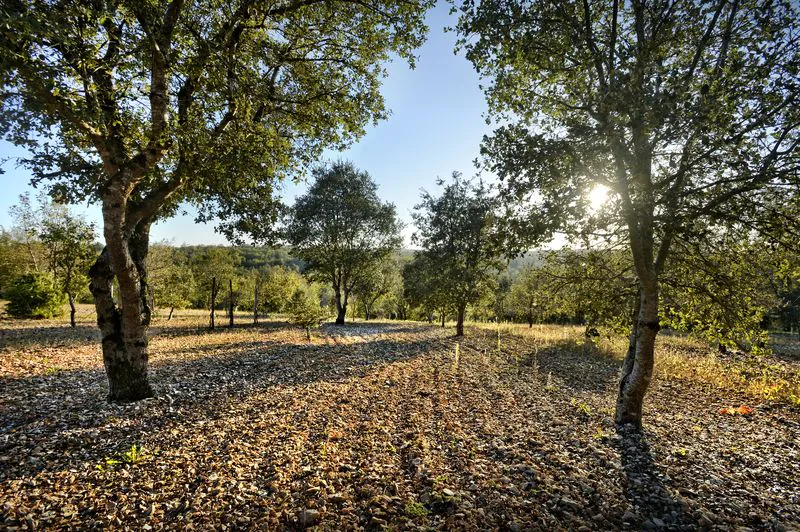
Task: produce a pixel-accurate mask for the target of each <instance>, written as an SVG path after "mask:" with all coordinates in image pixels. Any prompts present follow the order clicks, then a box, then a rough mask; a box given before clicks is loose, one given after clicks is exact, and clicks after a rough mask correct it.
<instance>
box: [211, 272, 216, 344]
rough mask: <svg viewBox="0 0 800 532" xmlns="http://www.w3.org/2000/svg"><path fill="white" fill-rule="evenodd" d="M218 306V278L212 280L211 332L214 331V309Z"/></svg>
mask: <svg viewBox="0 0 800 532" xmlns="http://www.w3.org/2000/svg"><path fill="white" fill-rule="evenodd" d="M216 304H217V278H216V277H212V278H211V330H212V331H213V330H214V307H215V306H216Z"/></svg>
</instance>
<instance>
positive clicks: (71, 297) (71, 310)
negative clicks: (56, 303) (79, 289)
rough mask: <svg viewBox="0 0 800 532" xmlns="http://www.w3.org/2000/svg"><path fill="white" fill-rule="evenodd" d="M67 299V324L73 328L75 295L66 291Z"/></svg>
mask: <svg viewBox="0 0 800 532" xmlns="http://www.w3.org/2000/svg"><path fill="white" fill-rule="evenodd" d="M67 299H69V326H70V327H72V328H73V329H74V328H75V295H74V294H72V293H70V292H67Z"/></svg>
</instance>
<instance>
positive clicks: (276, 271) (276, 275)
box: [259, 266, 305, 312]
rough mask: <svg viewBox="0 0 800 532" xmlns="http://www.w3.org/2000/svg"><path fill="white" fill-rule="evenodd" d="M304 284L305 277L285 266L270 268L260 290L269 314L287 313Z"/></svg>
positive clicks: (260, 295)
mask: <svg viewBox="0 0 800 532" xmlns="http://www.w3.org/2000/svg"><path fill="white" fill-rule="evenodd" d="M304 284H305V280H304V279H303V276H302V275H300V273H299V272H297V271H295V270H292V269H289V268H286V267H283V266H276V267H272V268H269V269H268V270H267V271H266V273H265V274H264V276H263V281H262V282H261V287H260V289H259V299H261V301H262V304H263V308H264V309H265V310H266V311H267V312H285V311H286V309H287V308H288V307H289V304H290V303H291V301H292V298H293V297H294V295H295V293H297V291H298V290H301V289H302V288H303V285H304Z"/></svg>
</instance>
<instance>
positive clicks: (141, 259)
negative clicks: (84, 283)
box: [89, 204, 153, 402]
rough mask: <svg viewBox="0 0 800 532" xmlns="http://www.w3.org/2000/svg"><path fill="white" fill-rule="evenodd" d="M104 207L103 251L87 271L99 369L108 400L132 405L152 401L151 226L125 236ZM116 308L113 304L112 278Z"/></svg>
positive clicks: (117, 217) (112, 213)
mask: <svg viewBox="0 0 800 532" xmlns="http://www.w3.org/2000/svg"><path fill="white" fill-rule="evenodd" d="M115 210H116V209H114V208H113V205H112V206H109V205H107V204H104V206H103V211H104V212H103V215H104V232H105V237H106V243H107V245H106V248H105V249H104V250H103V252H102V253H101V254H100V256H99V257H98V259H97V261H96V262H95V264H94V265H93V266H92V268H91V269H90V270H89V276H90V278H91V283H90V286H89V288H90V290H91V292H92V295H93V296H94V301H95V309H96V310H97V325H98V327H99V328H100V332H101V335H102V347H103V364H104V366H105V368H106V375H107V376H108V389H109V390H108V399H109V401H115V402H132V401H138V400H140V399H145V398H147V397H152V396H153V389H152V388H151V387H150V383H149V381H148V377H147V364H148V351H147V344H148V338H147V329H148V327H149V325H150V315H151V309H150V307H149V304H148V301H147V277H146V270H145V260H146V259H147V252H148V244H149V243H148V239H149V233H150V227H149V225H147V224H140V226H137V228H136V229H135V230H134V232H133V234H132V235H131V236H130V237H127V238H126V237H125V235H124V233H123V232H122V230H121V229H120V228H121V227H122V223H121V221H120V220H121V215H120V213H117V212H115ZM115 278H116V280H117V282H118V283H119V301H120V305H119V307H117V305H116V304H115V302H114V298H113V297H112V287H113V282H114V279H115Z"/></svg>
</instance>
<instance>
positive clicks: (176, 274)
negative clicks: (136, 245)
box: [147, 242, 196, 321]
mask: <svg viewBox="0 0 800 532" xmlns="http://www.w3.org/2000/svg"><path fill="white" fill-rule="evenodd" d="M147 271H148V272H149V274H150V286H151V287H152V292H153V307H154V308H157V307H159V306H161V307H168V308H169V314H168V315H167V321H169V320H171V319H172V314H173V312H174V311H175V309H176V308H178V309H181V308H186V307H188V306H189V305H190V304H191V301H192V298H193V297H194V296H195V290H196V283H195V278H194V273H193V272H192V269H191V267H190V266H189V264H188V260H187V257H186V256H185V255H184V254H182V253H180V252H179V251H178V250H177V249H176V248H174V247H173V246H171V245H169V243H167V242H164V243H160V244H158V245H153V246H151V248H150V253H148V255H147Z"/></svg>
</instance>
